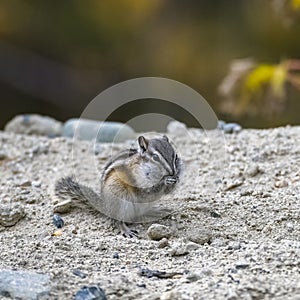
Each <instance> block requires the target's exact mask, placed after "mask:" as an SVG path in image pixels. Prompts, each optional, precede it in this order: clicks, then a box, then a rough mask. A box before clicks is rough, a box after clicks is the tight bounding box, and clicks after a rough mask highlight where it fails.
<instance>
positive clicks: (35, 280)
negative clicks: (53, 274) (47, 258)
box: [0, 270, 50, 300]
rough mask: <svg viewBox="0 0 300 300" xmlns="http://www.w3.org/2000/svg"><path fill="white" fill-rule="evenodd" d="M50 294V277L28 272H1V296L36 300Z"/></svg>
mask: <svg viewBox="0 0 300 300" xmlns="http://www.w3.org/2000/svg"><path fill="white" fill-rule="evenodd" d="M49 292H50V277H49V275H46V274H38V273H34V272H28V271H12V270H0V295H2V296H6V297H11V298H13V299H24V300H25V299H26V300H35V299H39V298H40V297H42V296H46V295H47V294H49Z"/></svg>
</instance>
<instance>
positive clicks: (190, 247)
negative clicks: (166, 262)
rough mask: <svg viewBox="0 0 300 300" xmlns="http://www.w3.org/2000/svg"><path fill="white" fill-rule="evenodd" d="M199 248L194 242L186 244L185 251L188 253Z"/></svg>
mask: <svg viewBox="0 0 300 300" xmlns="http://www.w3.org/2000/svg"><path fill="white" fill-rule="evenodd" d="M199 247H200V245H199V244H196V243H194V242H188V243H187V244H186V249H187V250H188V251H193V250H197V249H199Z"/></svg>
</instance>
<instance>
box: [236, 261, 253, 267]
mask: <svg viewBox="0 0 300 300" xmlns="http://www.w3.org/2000/svg"><path fill="white" fill-rule="evenodd" d="M249 266H250V264H249V263H248V262H247V261H245V260H241V261H237V262H236V263H235V267H236V268H237V269H247V268H248V267H249Z"/></svg>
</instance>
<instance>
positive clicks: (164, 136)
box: [163, 134, 169, 142]
mask: <svg viewBox="0 0 300 300" xmlns="http://www.w3.org/2000/svg"><path fill="white" fill-rule="evenodd" d="M163 140H165V141H166V142H169V138H168V137H167V136H166V135H165V134H164V135H163Z"/></svg>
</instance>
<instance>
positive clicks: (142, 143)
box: [138, 135, 148, 152]
mask: <svg viewBox="0 0 300 300" xmlns="http://www.w3.org/2000/svg"><path fill="white" fill-rule="evenodd" d="M138 142H139V146H140V148H141V149H142V152H145V151H146V150H147V149H148V140H147V139H146V138H144V137H143V136H142V135H141V136H139V138H138Z"/></svg>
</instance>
